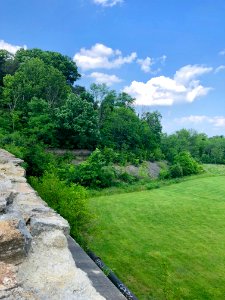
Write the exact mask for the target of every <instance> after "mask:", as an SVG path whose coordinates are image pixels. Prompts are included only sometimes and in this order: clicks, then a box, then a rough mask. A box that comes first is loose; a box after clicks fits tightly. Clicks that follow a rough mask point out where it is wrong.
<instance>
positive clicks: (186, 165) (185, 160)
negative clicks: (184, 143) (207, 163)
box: [174, 151, 202, 176]
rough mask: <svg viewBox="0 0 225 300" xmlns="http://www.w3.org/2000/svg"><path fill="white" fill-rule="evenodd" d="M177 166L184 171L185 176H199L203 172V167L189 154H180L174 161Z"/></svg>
mask: <svg viewBox="0 0 225 300" xmlns="http://www.w3.org/2000/svg"><path fill="white" fill-rule="evenodd" d="M174 162H175V164H178V165H180V166H181V168H182V170H183V175H184V176H186V175H192V174H198V173H200V172H201V171H202V167H201V165H200V164H198V163H197V161H196V160H195V159H194V158H193V157H192V156H191V154H190V153H189V152H186V151H184V152H181V153H179V154H178V155H177V156H176V157H175V160H174Z"/></svg>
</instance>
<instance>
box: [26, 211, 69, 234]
mask: <svg viewBox="0 0 225 300" xmlns="http://www.w3.org/2000/svg"><path fill="white" fill-rule="evenodd" d="M30 228H31V234H32V236H35V235H38V234H40V233H41V232H43V231H49V230H53V229H59V230H61V231H63V232H64V234H65V235H68V234H69V230H70V226H69V224H68V222H67V221H66V220H65V219H63V218H62V217H60V216H59V215H57V214H50V215H46V216H42V215H41V216H36V217H32V218H31V219H30Z"/></svg>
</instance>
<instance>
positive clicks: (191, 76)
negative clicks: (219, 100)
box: [124, 65, 212, 106]
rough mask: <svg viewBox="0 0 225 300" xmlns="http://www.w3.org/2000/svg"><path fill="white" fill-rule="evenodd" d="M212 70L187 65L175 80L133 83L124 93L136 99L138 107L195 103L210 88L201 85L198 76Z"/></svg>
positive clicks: (176, 75) (155, 79)
mask: <svg viewBox="0 0 225 300" xmlns="http://www.w3.org/2000/svg"><path fill="white" fill-rule="evenodd" d="M211 71H212V68H208V67H204V66H199V65H187V66H184V67H183V68H181V69H179V70H178V71H177V72H176V73H175V75H174V77H173V78H170V77H166V76H158V77H153V78H151V79H150V80H149V81H147V82H146V83H144V82H138V81H133V82H132V83H131V85H130V86H126V87H125V88H124V91H125V92H126V93H128V94H130V95H131V96H132V97H134V98H136V105H146V106H152V105H164V106H168V105H173V104H175V103H179V102H189V103H190V102H193V101H194V100H195V99H196V98H198V97H200V96H205V95H206V94H207V93H208V92H209V91H210V90H211V88H210V87H204V86H202V85H201V84H200V81H199V79H197V77H198V76H200V75H203V74H205V73H208V72H211Z"/></svg>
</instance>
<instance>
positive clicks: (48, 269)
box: [0, 149, 119, 300]
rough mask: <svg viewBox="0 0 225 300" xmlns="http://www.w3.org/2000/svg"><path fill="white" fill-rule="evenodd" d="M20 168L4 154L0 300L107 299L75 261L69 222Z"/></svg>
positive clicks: (0, 159) (0, 157) (0, 168)
mask: <svg viewBox="0 0 225 300" xmlns="http://www.w3.org/2000/svg"><path fill="white" fill-rule="evenodd" d="M21 163H22V160H20V159H17V158H15V157H14V156H13V155H11V154H10V153H8V152H7V151H5V150H1V149H0V299H7V300H14V299H15V300H20V299H21V300H22V299H23V300H26V299H29V300H34V299H41V300H54V299H57V300H66V299H68V300H73V299H77V300H80V299H83V300H92V299H93V300H95V299H96V300H101V299H106V298H105V297H103V296H102V295H100V294H99V293H98V292H97V291H96V289H95V288H94V286H93V285H92V282H91V281H90V279H89V278H88V277H87V275H86V274H85V272H83V271H82V270H81V269H79V268H78V267H77V266H76V264H75V262H74V259H73V257H72V255H71V253H70V251H69V249H68V244H67V237H68V235H69V225H68V222H67V221H66V220H65V219H63V218H62V217H61V216H59V215H58V214H57V213H56V212H54V211H53V210H52V209H51V208H49V207H48V206H47V204H46V203H45V202H44V201H43V200H42V199H41V198H40V197H39V196H38V195H37V193H36V192H35V191H34V190H33V189H32V188H31V186H30V185H29V184H28V183H27V181H26V178H25V171H24V169H23V168H22V167H21V166H20V164H21ZM115 299H119V298H115Z"/></svg>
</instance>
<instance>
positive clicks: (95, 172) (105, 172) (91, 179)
mask: <svg viewBox="0 0 225 300" xmlns="http://www.w3.org/2000/svg"><path fill="white" fill-rule="evenodd" d="M115 178H116V176H115V169H114V167H113V166H112V165H108V164H107V162H106V160H105V157H104V155H103V154H102V152H101V151H100V150H99V149H96V150H95V151H94V152H93V153H92V154H91V155H90V156H89V157H88V159H87V160H86V161H84V162H83V163H81V164H80V165H79V166H77V167H76V168H75V169H74V179H73V181H74V182H76V183H79V184H81V185H83V186H88V187H92V188H93V187H110V186H112V185H113V184H114V180H115Z"/></svg>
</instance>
